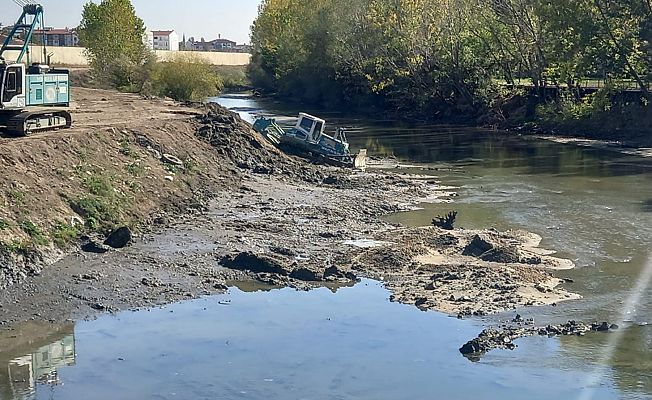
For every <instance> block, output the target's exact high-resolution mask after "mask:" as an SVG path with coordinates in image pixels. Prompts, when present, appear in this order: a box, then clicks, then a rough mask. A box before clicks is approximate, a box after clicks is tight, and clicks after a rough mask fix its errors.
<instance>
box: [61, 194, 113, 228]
mask: <svg viewBox="0 0 652 400" xmlns="http://www.w3.org/2000/svg"><path fill="white" fill-rule="evenodd" d="M70 207H71V208H72V209H73V211H75V212H76V213H77V214H79V215H80V216H81V217H82V218H84V220H85V221H86V227H87V228H88V229H91V230H94V231H95V230H109V229H111V228H112V227H114V226H115V225H116V224H117V223H118V222H119V216H120V213H119V210H118V207H117V205H116V204H115V202H114V201H112V199H107V198H101V197H94V196H87V197H81V198H79V199H76V200H72V201H70Z"/></svg>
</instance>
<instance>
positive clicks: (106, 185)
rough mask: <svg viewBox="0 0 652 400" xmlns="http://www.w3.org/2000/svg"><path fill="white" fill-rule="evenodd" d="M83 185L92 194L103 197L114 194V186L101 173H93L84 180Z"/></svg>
mask: <svg viewBox="0 0 652 400" xmlns="http://www.w3.org/2000/svg"><path fill="white" fill-rule="evenodd" d="M82 184H83V186H84V187H85V188H86V189H88V191H89V192H91V194H94V195H96V196H102V197H109V196H111V195H112V194H113V186H112V185H111V182H110V181H109V179H108V178H106V177H104V176H101V175H91V176H88V177H86V178H84V180H83V181H82Z"/></svg>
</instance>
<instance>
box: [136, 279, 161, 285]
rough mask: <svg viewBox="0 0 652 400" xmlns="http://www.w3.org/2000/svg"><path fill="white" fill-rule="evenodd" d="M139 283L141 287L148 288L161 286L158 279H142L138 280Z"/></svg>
mask: <svg viewBox="0 0 652 400" xmlns="http://www.w3.org/2000/svg"><path fill="white" fill-rule="evenodd" d="M140 283H141V284H142V285H143V286H148V287H159V286H161V281H160V280H159V279H155V278H151V279H150V278H143V279H141V280H140Z"/></svg>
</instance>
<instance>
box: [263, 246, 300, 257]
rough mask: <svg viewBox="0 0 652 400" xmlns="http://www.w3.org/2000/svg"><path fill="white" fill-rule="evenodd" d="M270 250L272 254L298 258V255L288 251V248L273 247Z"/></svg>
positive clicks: (290, 250)
mask: <svg viewBox="0 0 652 400" xmlns="http://www.w3.org/2000/svg"><path fill="white" fill-rule="evenodd" d="M269 250H270V251H271V252H272V253H276V254H280V255H282V256H287V257H296V256H297V253H296V252H295V251H294V250H292V249H288V248H286V247H276V246H272V247H270V248H269Z"/></svg>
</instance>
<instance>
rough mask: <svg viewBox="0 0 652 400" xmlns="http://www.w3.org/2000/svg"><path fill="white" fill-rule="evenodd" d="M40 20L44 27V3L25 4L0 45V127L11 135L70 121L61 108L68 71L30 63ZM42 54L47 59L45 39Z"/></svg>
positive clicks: (64, 102) (67, 124) (67, 102)
mask: <svg viewBox="0 0 652 400" xmlns="http://www.w3.org/2000/svg"><path fill="white" fill-rule="evenodd" d="M39 24H40V25H41V28H43V26H42V25H43V7H42V6H41V5H39V4H27V5H25V6H24V7H23V13H22V14H21V16H20V18H19V19H18V22H16V24H15V25H14V26H13V28H12V29H11V31H10V32H9V33H8V35H7V37H6V39H5V41H4V44H3V45H2V47H1V48H0V129H2V128H4V129H5V130H6V132H7V133H8V134H11V135H19V136H23V135H28V134H30V133H36V132H40V131H46V130H53V129H62V128H69V127H70V125H71V123H72V117H71V115H70V113H69V112H68V111H66V110H65V109H61V108H65V107H68V106H69V105H70V80H69V79H68V78H69V75H68V71H67V70H63V69H52V68H50V67H49V66H48V65H45V64H39V63H33V64H31V65H30V54H29V45H30V42H31V40H32V36H33V34H34V31H35V30H36V28H37V26H38V25H39ZM10 51H13V52H14V54H17V56H16V58H15V59H16V61H15V62H9V61H8V60H7V57H9V52H10ZM23 58H25V59H26V62H23ZM43 58H44V61H46V60H47V57H46V51H45V41H44V43H43ZM57 108H59V109H57Z"/></svg>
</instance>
